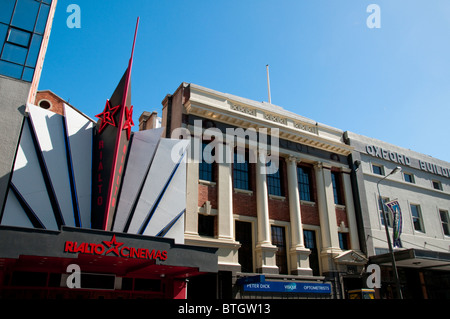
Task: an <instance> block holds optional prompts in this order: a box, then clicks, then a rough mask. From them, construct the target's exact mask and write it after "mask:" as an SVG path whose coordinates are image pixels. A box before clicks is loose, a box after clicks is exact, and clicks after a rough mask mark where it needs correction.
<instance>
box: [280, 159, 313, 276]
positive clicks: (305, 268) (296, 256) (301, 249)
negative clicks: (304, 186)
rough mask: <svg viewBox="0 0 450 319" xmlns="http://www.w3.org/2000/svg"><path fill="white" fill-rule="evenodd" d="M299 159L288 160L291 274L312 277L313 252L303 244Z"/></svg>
mask: <svg viewBox="0 0 450 319" xmlns="http://www.w3.org/2000/svg"><path fill="white" fill-rule="evenodd" d="M297 161H298V160H297V158H295V157H292V156H290V157H289V158H286V163H287V179H288V195H289V214H290V220H291V249H290V255H291V273H292V274H293V275H312V269H311V268H310V267H309V255H310V253H311V251H310V250H309V249H307V248H305V245H304V243H303V226H302V215H301V209H300V196H299V191H298V179H297Z"/></svg>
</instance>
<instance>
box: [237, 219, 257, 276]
mask: <svg viewBox="0 0 450 319" xmlns="http://www.w3.org/2000/svg"><path fill="white" fill-rule="evenodd" d="M236 241H238V242H239V243H240V244H241V247H240V248H239V250H238V261H239V264H241V272H253V240H252V224H251V223H248V222H241V221H236Z"/></svg>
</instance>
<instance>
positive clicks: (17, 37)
mask: <svg viewBox="0 0 450 319" xmlns="http://www.w3.org/2000/svg"><path fill="white" fill-rule="evenodd" d="M30 38H31V33H29V32H25V31H21V30H17V29H14V28H10V29H9V34H8V39H7V41H8V42H11V43H14V44H18V45H20V46H23V47H27V48H28V44H29V43H30Z"/></svg>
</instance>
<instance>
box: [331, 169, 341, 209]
mask: <svg viewBox="0 0 450 319" xmlns="http://www.w3.org/2000/svg"><path fill="white" fill-rule="evenodd" d="M340 177H341V176H340V175H339V173H337V172H331V182H332V183H333V195H334V203H335V204H337V205H344V201H343V200H342V191H341V178H340Z"/></svg>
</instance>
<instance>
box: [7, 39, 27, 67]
mask: <svg viewBox="0 0 450 319" xmlns="http://www.w3.org/2000/svg"><path fill="white" fill-rule="evenodd" d="M27 53H28V50H27V49H25V48H23V47H19V46H17V45H14V44H9V43H5V46H4V47H3V53H2V60H6V61H10V62H14V63H18V64H24V63H25V59H26V57H27Z"/></svg>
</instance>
